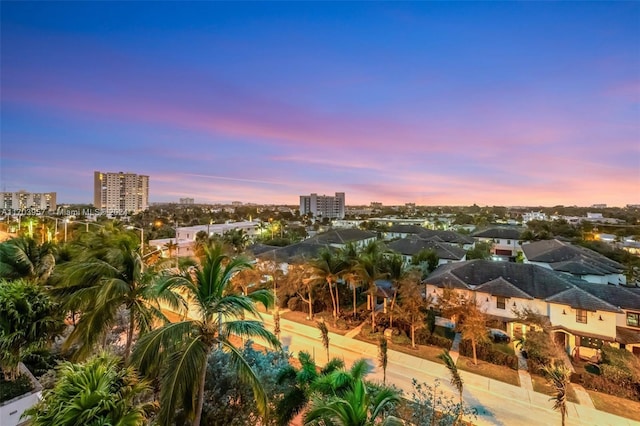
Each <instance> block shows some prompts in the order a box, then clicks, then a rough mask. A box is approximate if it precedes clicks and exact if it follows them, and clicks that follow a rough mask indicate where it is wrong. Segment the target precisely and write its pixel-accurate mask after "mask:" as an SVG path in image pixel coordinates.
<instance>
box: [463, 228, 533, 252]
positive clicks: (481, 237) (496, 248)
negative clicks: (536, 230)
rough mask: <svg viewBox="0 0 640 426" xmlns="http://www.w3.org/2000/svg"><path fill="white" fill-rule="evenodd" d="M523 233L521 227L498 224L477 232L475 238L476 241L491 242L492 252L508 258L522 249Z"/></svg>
mask: <svg viewBox="0 0 640 426" xmlns="http://www.w3.org/2000/svg"><path fill="white" fill-rule="evenodd" d="M521 235H522V229H521V228H516V227H507V226H497V227H492V228H488V229H484V230H481V231H478V232H475V233H474V234H473V238H475V239H476V241H482V242H486V243H490V244H491V254H493V255H495V256H497V257H502V258H503V259H504V260H508V258H510V257H514V256H517V255H518V253H519V252H521V251H522V241H521V240H520V236H521Z"/></svg>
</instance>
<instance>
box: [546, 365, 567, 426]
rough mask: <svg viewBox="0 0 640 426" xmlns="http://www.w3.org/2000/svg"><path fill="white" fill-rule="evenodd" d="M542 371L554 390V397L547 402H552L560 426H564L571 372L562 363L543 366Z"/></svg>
mask: <svg viewBox="0 0 640 426" xmlns="http://www.w3.org/2000/svg"><path fill="white" fill-rule="evenodd" d="M543 371H544V373H545V376H546V377H547V380H549V381H550V382H551V385H552V386H553V387H554V389H555V390H556V394H555V396H553V397H551V398H550V399H549V400H550V401H553V409H554V410H557V411H559V412H560V416H561V417H562V426H564V425H565V422H566V417H567V391H568V388H569V383H570V381H571V380H570V378H571V370H570V369H569V368H567V366H566V365H564V363H560V364H555V365H545V366H544V367H543Z"/></svg>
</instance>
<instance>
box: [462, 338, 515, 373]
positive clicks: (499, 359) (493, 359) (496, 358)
mask: <svg viewBox="0 0 640 426" xmlns="http://www.w3.org/2000/svg"><path fill="white" fill-rule="evenodd" d="M459 352H460V355H462V356H466V357H472V356H473V347H472V346H471V341H470V340H462V341H461V342H460V348H459ZM476 355H477V356H478V359H481V360H483V361H486V362H489V363H491V364H496V365H504V366H507V367H509V368H512V369H514V370H517V369H518V357H517V356H515V355H513V354H507V353H504V352H502V351H500V350H498V349H496V348H494V345H493V344H492V343H486V342H485V343H479V344H478V345H477V347H476Z"/></svg>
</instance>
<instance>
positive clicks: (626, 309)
mask: <svg viewBox="0 0 640 426" xmlns="http://www.w3.org/2000/svg"><path fill="white" fill-rule="evenodd" d="M423 284H424V285H425V291H426V292H427V294H429V295H430V296H432V297H434V298H436V299H437V297H438V296H439V295H441V294H442V289H443V288H445V287H446V288H451V289H454V290H455V291H457V292H459V293H461V294H463V295H465V296H466V297H469V298H474V299H475V300H476V302H477V303H478V305H479V306H480V308H481V309H482V310H483V311H485V312H486V313H487V315H489V318H491V319H493V320H494V322H496V323H497V324H499V325H500V326H501V328H503V329H504V330H506V331H507V332H508V333H509V334H510V336H511V337H512V338H515V337H519V336H526V332H527V330H528V329H530V328H532V325H531V324H526V323H524V322H522V321H521V320H519V319H518V316H517V314H516V312H517V311H522V310H523V308H529V309H531V310H533V311H536V312H538V313H540V314H541V315H543V316H545V317H547V318H548V319H549V322H550V324H551V330H552V333H553V338H554V340H555V341H556V342H557V343H558V344H559V345H561V346H562V347H564V349H565V350H566V352H567V354H570V355H574V356H581V357H586V358H590V357H592V356H595V355H596V353H597V350H598V349H599V348H600V347H601V346H602V345H603V344H604V343H608V344H610V345H612V346H615V347H621V348H624V349H626V350H628V351H630V352H633V353H634V354H637V355H639V356H640V292H638V291H635V289H628V288H624V287H619V286H605V285H602V286H594V285H593V284H590V283H588V282H586V281H584V280H581V279H579V278H576V277H574V276H572V275H568V274H564V273H561V272H556V271H554V270H551V269H549V268H544V267H542V266H538V265H533V264H523V263H513V262H491V261H487V260H472V261H466V262H459V263H451V264H447V265H443V266H440V267H439V268H438V269H436V270H435V271H434V272H433V273H431V274H430V275H429V276H428V277H427V278H426V279H425V280H424V281H423Z"/></svg>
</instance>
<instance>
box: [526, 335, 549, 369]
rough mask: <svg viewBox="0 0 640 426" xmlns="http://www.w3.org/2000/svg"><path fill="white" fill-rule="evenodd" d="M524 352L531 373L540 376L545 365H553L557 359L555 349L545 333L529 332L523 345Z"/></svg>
mask: <svg viewBox="0 0 640 426" xmlns="http://www.w3.org/2000/svg"><path fill="white" fill-rule="evenodd" d="M522 350H523V351H525V352H526V354H527V363H528V364H529V371H532V372H534V373H538V374H540V371H541V369H542V367H543V366H544V365H549V364H552V362H551V361H552V360H553V359H554V358H555V351H556V350H555V348H554V347H553V343H552V342H551V340H550V338H549V334H547V333H545V332H544V331H529V332H528V333H527V337H526V339H525V340H524V343H523V345H522Z"/></svg>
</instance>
